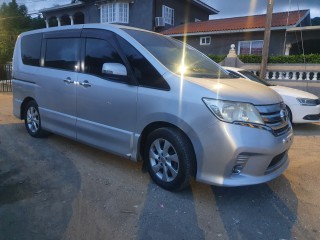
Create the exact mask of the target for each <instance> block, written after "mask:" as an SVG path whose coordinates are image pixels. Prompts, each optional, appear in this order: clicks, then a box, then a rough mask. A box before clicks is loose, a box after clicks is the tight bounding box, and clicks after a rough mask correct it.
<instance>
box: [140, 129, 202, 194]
mask: <svg viewBox="0 0 320 240" xmlns="http://www.w3.org/2000/svg"><path fill="white" fill-rule="evenodd" d="M144 161H145V164H146V167H147V169H148V172H149V174H150V176H151V178H152V180H153V181H154V182H155V183H156V184H158V185H159V186H160V187H162V188H164V189H166V190H169V191H179V190H182V189H184V188H186V187H187V186H188V185H189V183H190V180H191V178H192V177H193V175H194V173H195V166H196V164H195V154H194V151H193V147H192V144H191V142H190V141H189V139H187V137H186V136H185V135H184V134H183V133H182V132H181V131H180V130H178V129H175V128H159V129H157V130H155V131H153V132H151V134H150V135H149V136H148V137H147V141H146V148H145V151H144Z"/></svg>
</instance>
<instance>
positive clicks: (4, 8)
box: [0, 0, 45, 63]
mask: <svg viewBox="0 0 320 240" xmlns="http://www.w3.org/2000/svg"><path fill="white" fill-rule="evenodd" d="M43 27H45V22H44V20H43V19H42V18H41V17H39V16H38V17H37V18H31V17H30V16H29V15H28V9H27V7H26V6H25V5H18V4H17V1H16V0H12V1H11V2H10V3H3V4H2V5H1V6H0V63H5V62H7V61H11V59H12V53H13V49H14V44H15V40H16V39H17V36H18V35H19V34H20V33H21V32H24V31H28V30H31V29H38V28H43Z"/></svg>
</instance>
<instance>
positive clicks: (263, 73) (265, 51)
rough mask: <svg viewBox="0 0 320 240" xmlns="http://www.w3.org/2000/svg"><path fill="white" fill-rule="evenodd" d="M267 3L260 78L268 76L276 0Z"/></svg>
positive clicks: (269, 0) (268, 0)
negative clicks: (272, 22)
mask: <svg viewBox="0 0 320 240" xmlns="http://www.w3.org/2000/svg"><path fill="white" fill-rule="evenodd" d="M267 4H268V8H267V19H266V28H265V30H264V40H263V49H262V61H261V67H260V78H262V79H264V78H265V77H266V69H267V63H268V56H269V45H270V33H271V21H272V12H273V4H274V0H267Z"/></svg>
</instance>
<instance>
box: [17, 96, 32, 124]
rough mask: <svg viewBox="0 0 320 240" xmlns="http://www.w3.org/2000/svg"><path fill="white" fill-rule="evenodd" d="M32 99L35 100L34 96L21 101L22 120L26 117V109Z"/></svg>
mask: <svg viewBox="0 0 320 240" xmlns="http://www.w3.org/2000/svg"><path fill="white" fill-rule="evenodd" d="M31 101H35V100H34V98H32V97H26V98H25V99H24V100H23V102H22V103H21V107H20V119H21V120H22V119H23V118H24V112H25V109H26V107H27V105H28V103H29V102H31Z"/></svg>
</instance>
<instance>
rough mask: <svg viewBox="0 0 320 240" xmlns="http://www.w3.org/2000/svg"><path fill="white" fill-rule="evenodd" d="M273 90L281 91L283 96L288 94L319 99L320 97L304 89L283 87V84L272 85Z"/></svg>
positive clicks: (289, 95) (295, 96)
mask: <svg viewBox="0 0 320 240" xmlns="http://www.w3.org/2000/svg"><path fill="white" fill-rule="evenodd" d="M270 88H272V89H273V90H275V91H276V92H277V93H279V94H280V95H281V96H288V97H294V98H310V99H317V98H318V97H317V96H316V95H314V94H312V93H309V92H305V91H302V90H298V89H294V88H289V87H283V86H270Z"/></svg>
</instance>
